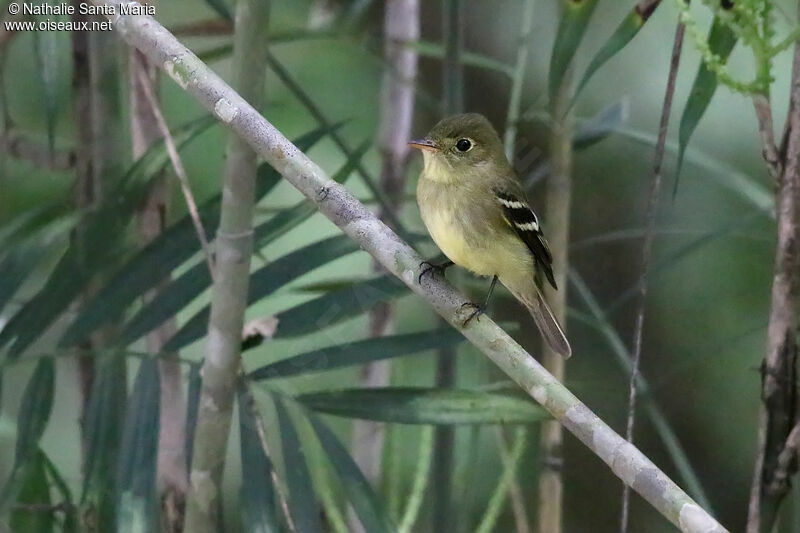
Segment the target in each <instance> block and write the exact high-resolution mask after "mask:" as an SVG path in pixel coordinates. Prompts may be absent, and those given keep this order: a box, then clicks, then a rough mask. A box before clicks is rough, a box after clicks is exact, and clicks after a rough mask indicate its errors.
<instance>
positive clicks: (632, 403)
mask: <svg viewBox="0 0 800 533" xmlns="http://www.w3.org/2000/svg"><path fill="white" fill-rule="evenodd" d="M685 32H686V26H685V25H684V24H683V22H678V26H677V28H676V29H675V40H674V43H673V45H672V59H671V60H670V65H669V75H668V77H667V90H666V94H665V95H664V105H663V106H662V108H661V121H660V123H659V126H658V143H657V144H656V151H655V158H654V162H653V175H652V177H651V179H650V194H649V196H648V199H647V212H646V214H645V219H646V230H645V234H644V242H643V243H642V262H641V266H640V271H639V298H638V299H637V300H638V301H637V302H636V325H635V326H634V329H633V343H632V344H633V354H632V357H633V368H632V369H631V376H630V381H629V382H628V422H627V425H626V429H625V438H626V440H627V441H628V442H633V428H634V423H635V420H636V391H637V388H636V380H637V379H638V377H639V365H640V363H641V359H642V336H643V333H644V316H645V309H646V307H647V276H648V273H649V270H650V256H651V255H652V250H653V241H654V240H655V235H656V232H655V229H656V218H657V217H656V215H657V213H658V204H659V198H660V197H661V170H662V165H663V163H664V152H665V146H666V144H667V130H668V128H669V116H670V112H671V111H672V99H673V97H674V96H675V80H676V79H677V77H678V67H679V66H680V63H681V50H682V49H683V36H684V34H685ZM630 496H631V493H630V489H629V488H628V486H627V485H623V488H622V515H621V517H620V526H619V530H620V532H621V533H625V532H626V531H628V514H629V506H630Z"/></svg>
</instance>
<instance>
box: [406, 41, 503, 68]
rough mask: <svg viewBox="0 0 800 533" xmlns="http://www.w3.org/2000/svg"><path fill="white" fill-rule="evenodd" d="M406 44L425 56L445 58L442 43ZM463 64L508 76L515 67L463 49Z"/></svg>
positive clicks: (461, 56) (461, 57)
mask: <svg viewBox="0 0 800 533" xmlns="http://www.w3.org/2000/svg"><path fill="white" fill-rule="evenodd" d="M406 46H408V47H409V48H411V49H413V50H416V51H417V53H419V55H421V56H424V57H433V58H437V59H444V56H445V50H444V46H442V44H441V43H433V42H430V41H416V42H408V43H406ZM460 59H461V64H463V65H464V66H470V67H477V68H483V69H487V70H494V71H497V72H502V73H503V74H505V75H506V76H508V77H512V76H513V75H514V67H513V66H511V65H508V64H506V63H503V62H502V61H499V60H497V59H494V58H492V57H489V56H485V55H482V54H476V53H474V52H466V51H462V52H461V54H460Z"/></svg>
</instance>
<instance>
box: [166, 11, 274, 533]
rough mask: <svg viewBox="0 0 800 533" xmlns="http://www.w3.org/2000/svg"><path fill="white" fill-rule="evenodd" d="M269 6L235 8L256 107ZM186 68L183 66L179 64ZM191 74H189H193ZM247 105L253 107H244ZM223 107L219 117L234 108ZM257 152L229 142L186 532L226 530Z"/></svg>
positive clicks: (244, 93)
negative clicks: (228, 454) (225, 475)
mask: <svg viewBox="0 0 800 533" xmlns="http://www.w3.org/2000/svg"><path fill="white" fill-rule="evenodd" d="M268 19H269V2H266V1H264V0H240V1H239V2H238V3H237V5H236V22H235V28H236V30H235V34H234V79H235V83H236V85H237V86H238V87H239V88H240V90H241V96H239V98H240V99H242V103H243V104H244V100H243V99H247V101H249V102H252V103H253V106H254V107H250V109H253V111H254V112H255V113H256V114H257V113H258V112H257V111H255V108H258V107H260V106H261V105H262V103H263V101H264V80H265V75H266V69H265V64H266V54H267V27H268ZM175 67H176V68H179V67H180V66H179V65H177V64H176V65H175ZM186 74H188V73H186ZM245 105H248V107H249V104H245ZM233 110H234V109H232V108H230V109H229V108H227V107H225V106H224V104H223V103H221V102H220V103H218V105H217V108H216V112H217V115H218V116H227V114H226V113H228V112H231V111H233ZM256 166H257V155H256V153H255V152H254V151H253V149H252V148H251V147H250V146H248V144H247V142H245V141H244V140H242V139H241V138H240V137H238V136H236V135H234V134H231V135H230V136H229V138H228V147H227V158H226V161H225V174H224V177H223V185H222V207H221V212H220V222H219V229H218V230H217V238H216V241H215V249H216V261H215V264H214V268H215V271H216V277H215V280H214V285H213V289H212V296H211V317H210V319H209V324H208V337H207V340H206V357H205V361H204V362H203V369H202V375H203V385H202V388H201V391H200V402H199V405H200V407H199V411H198V415H197V428H196V430H195V435H194V454H193V457H192V467H191V475H190V490H189V499H188V503H187V509H186V528H185V531H191V532H192V533H195V532H197V533H213V532H215V531H217V530H218V529H219V527H220V518H221V515H220V511H221V503H222V496H223V489H222V472H223V469H224V466H225V450H226V447H227V443H228V433H230V427H231V415H232V410H233V402H234V398H235V396H236V380H237V376H238V373H239V369H240V365H241V360H240V355H241V351H240V350H241V337H242V327H243V325H244V312H245V309H246V308H247V290H248V282H249V277H250V257H251V255H252V247H253V243H252V239H253V230H252V225H253V203H254V198H255V196H254V194H255V193H254V188H255V177H256Z"/></svg>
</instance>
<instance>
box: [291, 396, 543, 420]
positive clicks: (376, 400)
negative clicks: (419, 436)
mask: <svg viewBox="0 0 800 533" xmlns="http://www.w3.org/2000/svg"><path fill="white" fill-rule="evenodd" d="M296 399H297V401H299V402H300V403H302V404H303V405H305V406H306V407H308V408H310V409H313V410H315V411H320V412H323V413H328V414H332V415H337V416H345V417H348V418H360V419H364V420H376V421H379V422H394V423H400V424H437V425H459V424H531V423H535V422H539V421H541V420H546V419H548V418H550V415H549V414H548V413H547V411H545V410H544V409H543V408H542V407H540V406H539V405H537V404H535V403H533V402H532V401H530V400H528V399H527V398H523V397H521V396H511V395H508V394H500V393H489V392H478V391H470V390H458V389H431V388H423V387H385V388H369V389H344V390H336V391H324V392H313V393H309V394H303V395H300V396H298V397H297V398H296Z"/></svg>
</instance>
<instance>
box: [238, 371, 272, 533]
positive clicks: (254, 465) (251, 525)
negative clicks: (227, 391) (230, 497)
mask: <svg viewBox="0 0 800 533" xmlns="http://www.w3.org/2000/svg"><path fill="white" fill-rule="evenodd" d="M238 402H239V435H240V437H239V442H240V450H241V454H242V488H241V497H240V505H241V507H242V521H243V527H244V530H245V531H251V532H254V533H256V532H257V533H273V532H274V533H278V532H279V531H280V526H279V524H278V516H277V513H276V512H275V489H274V488H273V486H272V461H270V458H269V457H268V456H267V454H266V450H264V447H263V446H262V444H261V438H260V437H259V434H258V426H257V423H256V420H255V417H256V416H258V414H257V412H256V411H255V409H256V406H255V405H254V403H253V398H252V396H251V395H250V394H249V392H248V390H247V385H245V384H244V383H240V385H239V390H238Z"/></svg>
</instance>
